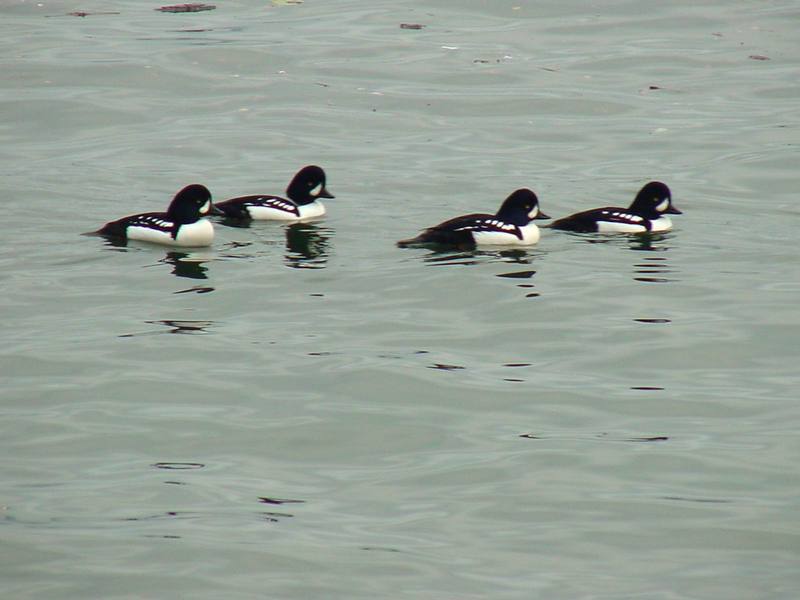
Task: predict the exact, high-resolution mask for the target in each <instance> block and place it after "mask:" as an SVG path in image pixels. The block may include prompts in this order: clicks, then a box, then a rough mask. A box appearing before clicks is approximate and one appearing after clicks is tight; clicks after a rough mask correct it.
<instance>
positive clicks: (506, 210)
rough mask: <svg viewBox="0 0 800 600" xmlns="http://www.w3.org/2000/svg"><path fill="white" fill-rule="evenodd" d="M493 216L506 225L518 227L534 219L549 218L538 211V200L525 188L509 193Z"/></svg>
mask: <svg viewBox="0 0 800 600" xmlns="http://www.w3.org/2000/svg"><path fill="white" fill-rule="evenodd" d="M495 216H496V217H497V218H498V219H500V220H502V221H504V222H506V223H513V224H514V225H518V226H523V225H527V224H528V223H530V222H531V221H533V220H534V219H549V218H550V217H548V216H547V215H546V214H544V213H543V212H542V211H541V210H539V198H537V197H536V194H534V193H533V191H532V190H529V189H527V188H522V189H519V190H516V191H513V192H511V195H510V196H509V197H508V198H506V199H505V200H504V201H503V204H502V206H501V207H500V210H498V211H497V214H496V215H495Z"/></svg>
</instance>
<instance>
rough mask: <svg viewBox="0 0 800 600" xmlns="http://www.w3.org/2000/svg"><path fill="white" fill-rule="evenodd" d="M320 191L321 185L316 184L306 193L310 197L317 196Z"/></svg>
mask: <svg viewBox="0 0 800 600" xmlns="http://www.w3.org/2000/svg"><path fill="white" fill-rule="evenodd" d="M321 191H322V184H321V183H318V184H317V185H315V186H314V187H313V188H311V191H309V192H308V193H309V194H310V195H312V196H318V195H319V193H320V192H321Z"/></svg>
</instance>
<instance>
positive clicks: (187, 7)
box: [155, 4, 217, 13]
mask: <svg viewBox="0 0 800 600" xmlns="http://www.w3.org/2000/svg"><path fill="white" fill-rule="evenodd" d="M215 8H217V7H216V5H215V4H173V5H171V6H162V7H160V8H156V9H155V10H157V11H160V12H168V13H185V12H200V11H202V10H214V9H215Z"/></svg>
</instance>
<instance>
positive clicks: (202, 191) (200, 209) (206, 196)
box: [167, 183, 211, 223]
mask: <svg viewBox="0 0 800 600" xmlns="http://www.w3.org/2000/svg"><path fill="white" fill-rule="evenodd" d="M210 210H211V192H209V191H208V188H207V187H206V186H204V185H200V184H199V183H193V184H191V185H187V186H186V187H185V188H183V189H182V190H181V191H180V192H178V193H177V194H175V197H174V198H173V199H172V202H171V203H170V205H169V208H168V209H167V216H168V217H169V218H170V220H171V221H172V222H173V223H194V222H195V221H197V220H198V219H199V218H200V217H202V216H204V215H207V214H208V213H209V211H210Z"/></svg>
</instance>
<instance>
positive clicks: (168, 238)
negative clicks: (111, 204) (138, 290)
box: [94, 183, 214, 248]
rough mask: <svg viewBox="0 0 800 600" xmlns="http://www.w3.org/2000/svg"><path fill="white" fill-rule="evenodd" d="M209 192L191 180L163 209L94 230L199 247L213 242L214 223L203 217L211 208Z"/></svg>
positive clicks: (119, 236) (118, 237)
mask: <svg viewBox="0 0 800 600" xmlns="http://www.w3.org/2000/svg"><path fill="white" fill-rule="evenodd" d="M211 206H212V202H211V192H209V191H208V188H206V187H205V186H204V185H200V184H197V183H193V184H191V185H187V186H186V187H185V188H183V189H182V190H180V191H179V192H178V193H177V194H175V197H174V198H173V199H172V202H170V204H169V207H168V208H167V211H166V212H149V213H140V214H136V215H131V216H129V217H123V218H121V219H117V220H116V221H111V222H109V223H106V224H105V225H103V226H102V227H101V228H100V229H98V230H97V231H95V232H94V233H95V234H97V235H101V236H104V237H107V238H111V239H115V240H141V241H144V242H152V243H155V244H161V245H164V246H180V247H189V248H192V247H201V246H210V245H211V243H212V242H213V241H214V226H213V225H212V224H211V221H209V220H208V219H206V218H204V217H205V215H207V214H208V213H209V211H210V210H211Z"/></svg>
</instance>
